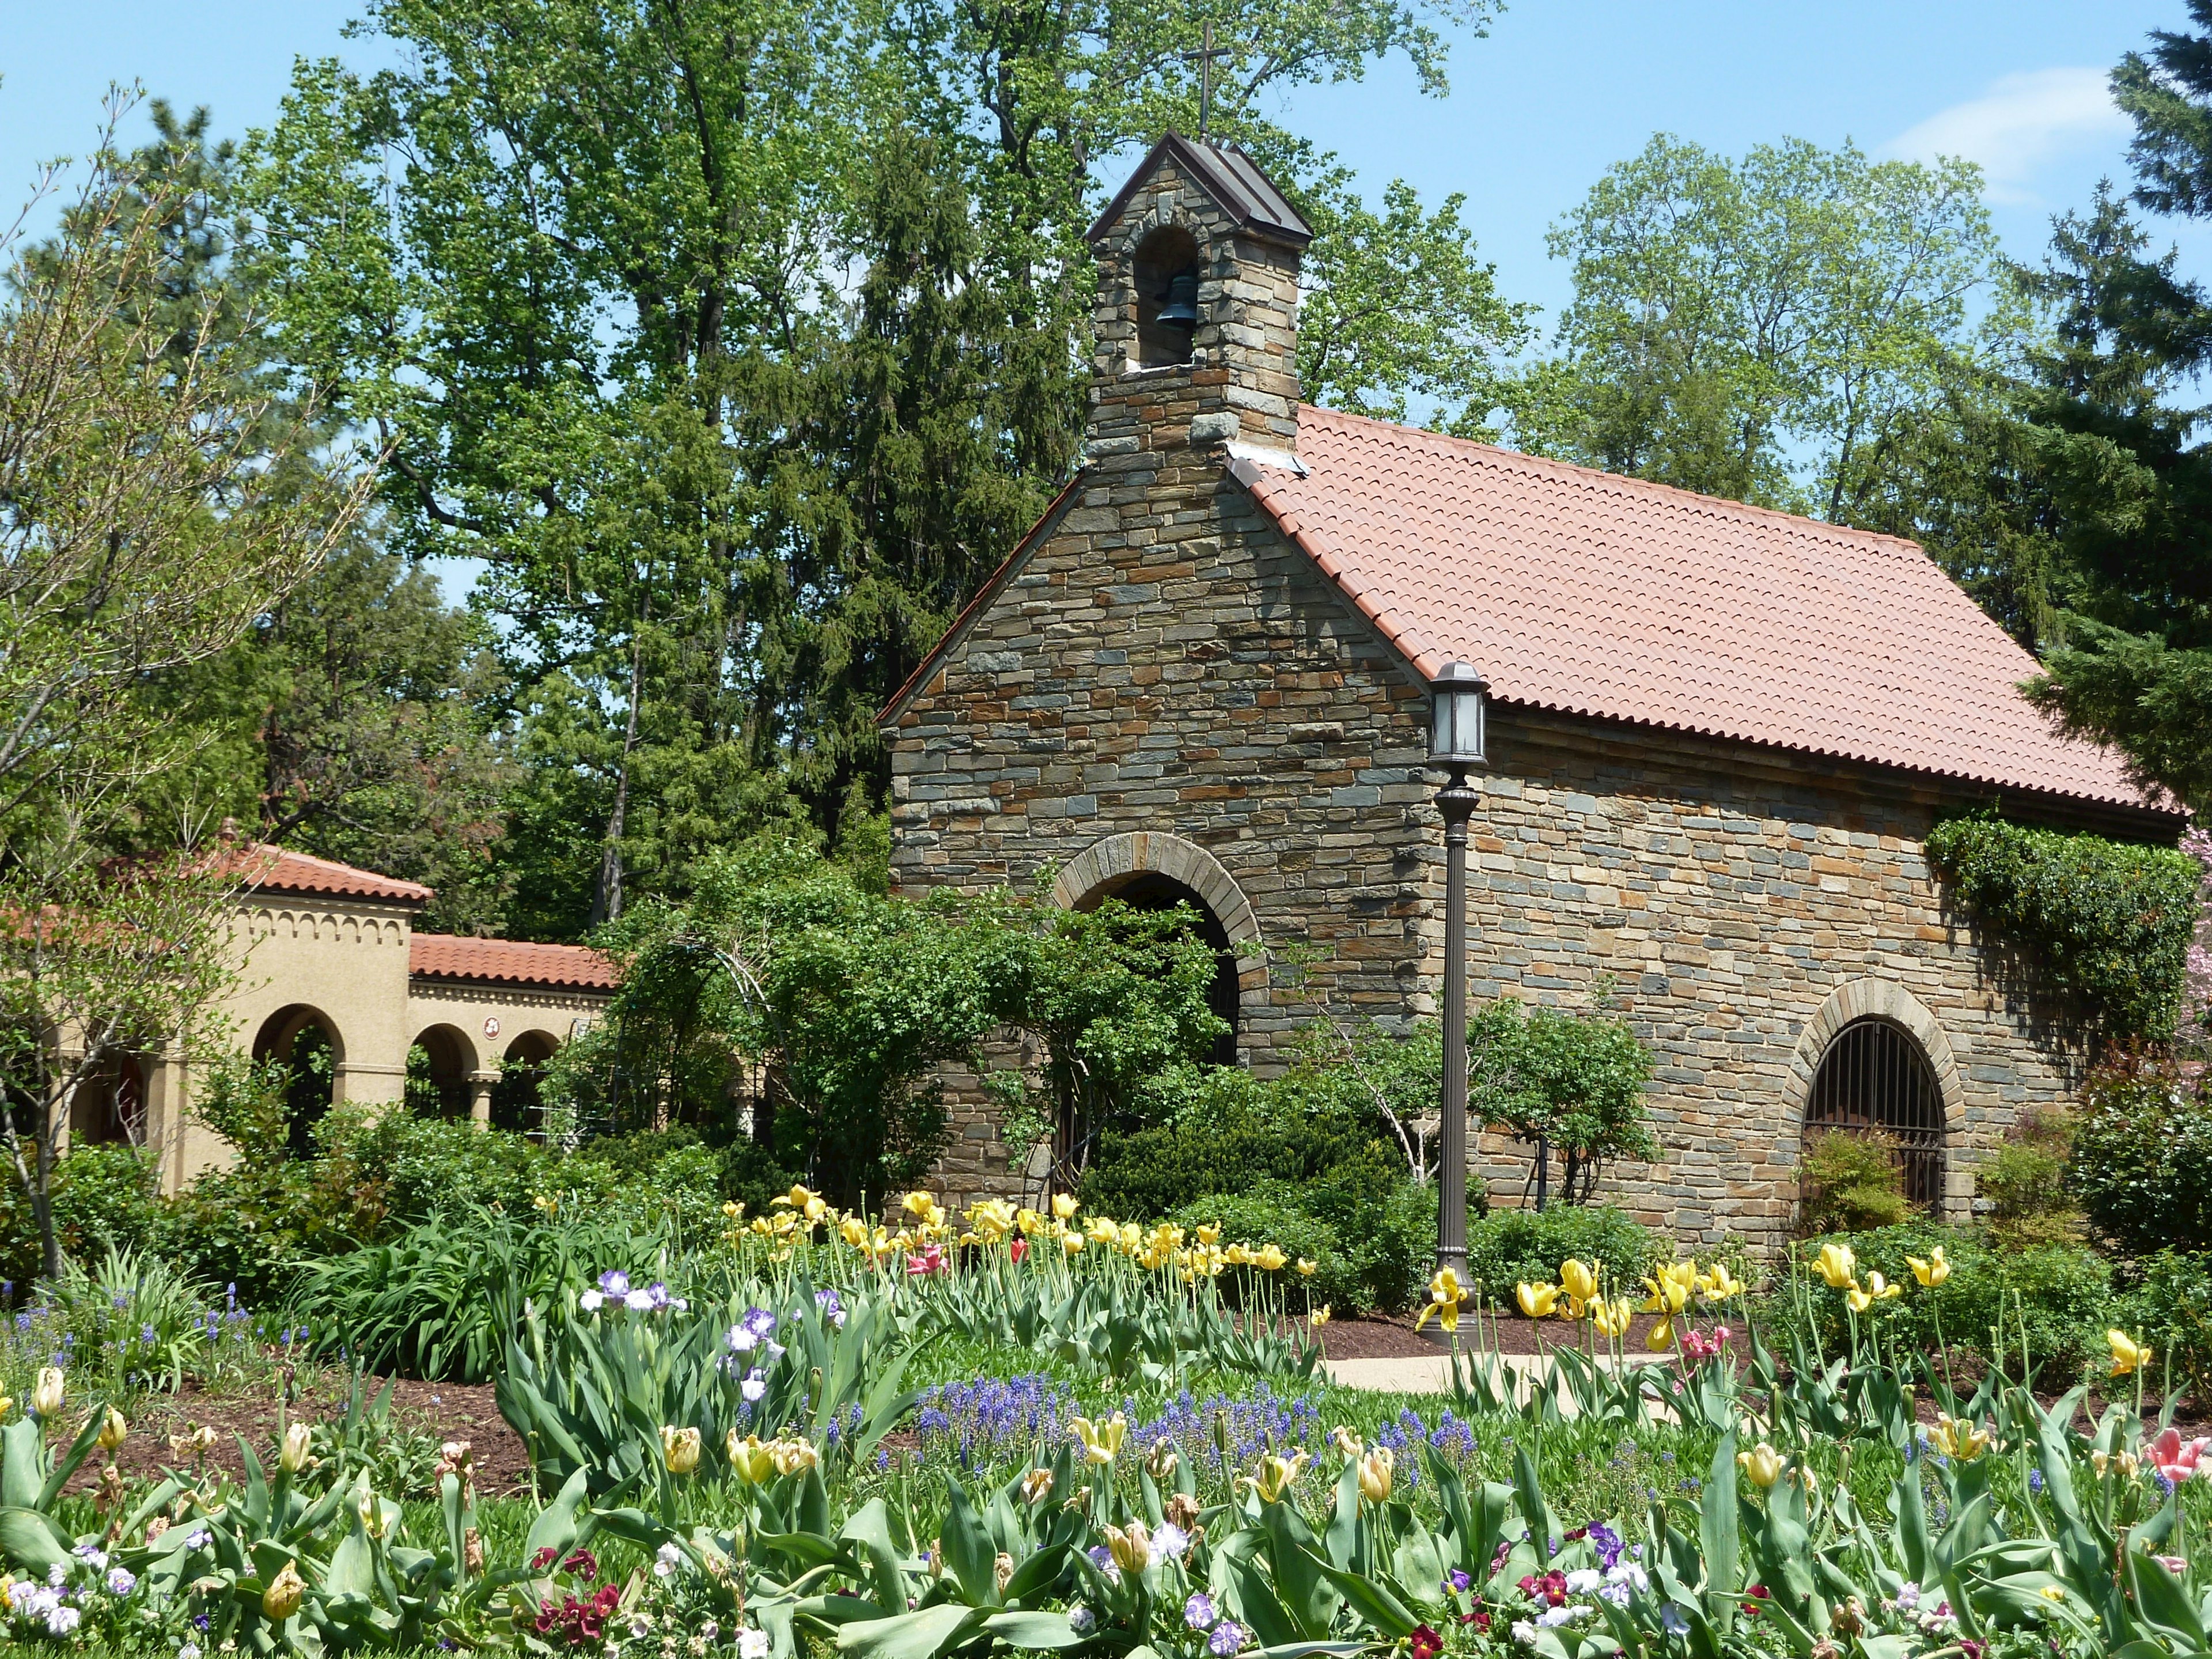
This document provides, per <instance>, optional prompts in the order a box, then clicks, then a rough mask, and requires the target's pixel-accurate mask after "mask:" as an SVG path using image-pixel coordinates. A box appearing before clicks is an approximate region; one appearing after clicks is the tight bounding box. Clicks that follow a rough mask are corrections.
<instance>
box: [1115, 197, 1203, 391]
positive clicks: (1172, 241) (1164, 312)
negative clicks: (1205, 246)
mask: <svg viewBox="0 0 2212 1659" xmlns="http://www.w3.org/2000/svg"><path fill="white" fill-rule="evenodd" d="M1131 275H1132V276H1133V277H1134V279H1135V281H1136V287H1137V362H1138V364H1139V367H1141V368H1168V367H1170V366H1171V365H1174V364H1176V363H1187V362H1190V360H1191V351H1192V348H1191V340H1192V337H1193V336H1194V333H1195V332H1196V331H1197V328H1198V321H1199V313H1198V283H1199V268H1198V240H1197V239H1196V238H1195V237H1194V236H1193V235H1192V234H1190V233H1189V232H1188V230H1185V229H1184V228H1182V226H1181V225H1163V226H1162V227H1161V228H1159V229H1158V230H1156V231H1154V232H1153V233H1152V234H1151V235H1149V236H1147V237H1146V238H1145V240H1143V241H1141V242H1139V244H1138V245H1137V253H1136V258H1134V259H1133V261H1132V262H1131Z"/></svg>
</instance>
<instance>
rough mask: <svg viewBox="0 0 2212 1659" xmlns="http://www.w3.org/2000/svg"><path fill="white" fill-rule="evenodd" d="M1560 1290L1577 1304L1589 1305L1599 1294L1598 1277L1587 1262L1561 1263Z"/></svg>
mask: <svg viewBox="0 0 2212 1659" xmlns="http://www.w3.org/2000/svg"><path fill="white" fill-rule="evenodd" d="M1559 1288H1560V1289H1562V1290H1564V1291H1566V1293H1567V1294H1568V1295H1569V1296H1571V1297H1574V1299H1575V1300H1576V1301H1577V1302H1582V1303H1588V1302H1589V1299H1590V1298H1591V1297H1594V1296H1595V1295H1596V1294H1597V1275H1596V1274H1595V1273H1593V1272H1591V1271H1590V1267H1589V1263H1588V1262H1586V1261H1571V1260H1570V1261H1562V1262H1561V1263H1559Z"/></svg>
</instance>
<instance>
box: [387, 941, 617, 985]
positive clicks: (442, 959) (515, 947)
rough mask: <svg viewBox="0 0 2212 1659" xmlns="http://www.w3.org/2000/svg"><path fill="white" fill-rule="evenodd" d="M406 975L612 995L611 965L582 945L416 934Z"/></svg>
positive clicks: (613, 980)
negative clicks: (531, 943) (600, 992)
mask: <svg viewBox="0 0 2212 1659" xmlns="http://www.w3.org/2000/svg"><path fill="white" fill-rule="evenodd" d="M407 971H408V972H409V973H410V974H411V975H418V976H420V977H422V978H425V979H474V980H490V981H496V982H499V983H502V984H511V985H562V986H574V987H581V988H583V989H586V990H595V991H611V990H612V989H613V988H614V986H615V965H614V963H611V962H610V961H608V960H607V958H606V957H604V956H602V955H600V954H599V952H598V951H594V950H592V949H590V948H589V947H588V946H586V945H530V944H526V943H524V942H523V941H521V940H520V939H470V938H467V937H465V936H463V935H461V934H458V933H416V934H415V935H414V936H413V937H412V938H411V939H409V941H408V954H407Z"/></svg>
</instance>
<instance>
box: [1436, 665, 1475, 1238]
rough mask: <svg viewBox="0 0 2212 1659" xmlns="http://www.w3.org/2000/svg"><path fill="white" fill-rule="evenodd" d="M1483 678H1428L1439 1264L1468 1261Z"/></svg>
mask: <svg viewBox="0 0 2212 1659" xmlns="http://www.w3.org/2000/svg"><path fill="white" fill-rule="evenodd" d="M1489 690H1490V686H1489V684H1488V682H1486V680H1484V678H1482V676H1481V675H1480V674H1478V673H1476V672H1475V671H1474V669H1472V668H1470V667H1469V666H1468V665H1467V664H1465V663H1463V662H1448V663H1446V664H1445V665H1443V668H1442V669H1441V670H1439V671H1437V677H1436V678H1435V679H1433V680H1431V681H1430V682H1429V696H1430V699H1431V708H1430V719H1429V764H1430V765H1431V766H1433V767H1437V768H1439V769H1443V770H1446V771H1449V773H1450V774H1451V781H1450V782H1449V783H1447V784H1446V785H1445V786H1444V787H1443V788H1442V789H1439V790H1438V791H1437V811H1440V812H1442V813H1443V815H1444V1097H1443V1126H1442V1129H1441V1133H1439V1134H1438V1137H1437V1143H1438V1144H1437V1159H1438V1161H1439V1163H1440V1164H1441V1165H1442V1168H1441V1170H1439V1172H1438V1176H1437V1267H1439V1268H1443V1267H1450V1268H1453V1269H1455V1270H1457V1271H1461V1272H1462V1273H1463V1272H1464V1270H1465V1268H1466V1267H1467V821H1468V818H1470V817H1473V816H1474V807H1475V803H1476V802H1477V801H1479V800H1480V799H1481V797H1480V795H1479V794H1477V793H1475V791H1474V789H1473V788H1471V787H1468V781H1467V774H1468V768H1470V767H1474V766H1480V765H1481V764H1482V763H1483V761H1484V758H1485V757H1484V754H1483V747H1482V741H1483V731H1482V728H1483V714H1484V703H1485V702H1486V697H1487V695H1488V693H1489Z"/></svg>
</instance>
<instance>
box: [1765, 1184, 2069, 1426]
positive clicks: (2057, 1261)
mask: <svg viewBox="0 0 2212 1659" xmlns="http://www.w3.org/2000/svg"><path fill="white" fill-rule="evenodd" d="M1835 1237H1839V1238H1841V1239H1842V1240H1843V1242H1844V1243H1848V1244H1850V1247H1851V1249H1852V1250H1853V1252H1854V1253H1855V1254H1856V1255H1857V1257H1858V1263H1859V1272H1860V1276H1861V1277H1862V1278H1864V1276H1865V1274H1866V1272H1867V1270H1868V1269H1869V1268H1871V1269H1873V1270H1874V1271H1875V1272H1877V1273H1881V1275H1882V1277H1883V1278H1884V1279H1887V1280H1888V1281H1889V1283H1891V1284H1893V1285H1904V1286H1905V1295H1904V1296H1902V1297H1899V1298H1898V1299H1896V1300H1895V1301H1892V1302H1884V1303H1882V1304H1880V1306H1879V1308H1878V1309H1877V1310H1875V1311H1874V1312H1873V1313H1871V1314H1869V1316H1866V1318H1867V1319H1868V1320H1869V1322H1879V1324H1880V1327H1881V1329H1882V1330H1884V1331H1885V1332H1887V1333H1888V1335H1886V1336H1885V1337H1884V1340H1885V1341H1887V1340H1889V1337H1890V1336H1893V1337H1894V1339H1895V1340H1896V1342H1897V1345H1898V1348H1899V1352H1911V1351H1913V1350H1916V1349H1917V1350H1918V1351H1920V1352H1929V1353H1933V1352H1936V1347H1937V1342H1936V1327H1937V1325H1938V1323H1939V1322H1940V1323H1941V1325H1942V1335H1943V1337H1944V1339H1945V1340H1948V1341H1949V1342H1952V1343H1955V1344H1962V1345H1964V1346H1967V1347H1971V1348H1972V1349H1973V1350H1975V1351H1976V1352H1979V1353H1981V1354H1984V1355H1985V1356H1986V1355H1990V1354H1993V1353H1996V1352H1999V1350H2000V1349H2002V1352H2004V1353H2005V1354H2007V1355H2008V1356H2009V1358H2008V1362H2007V1363H2008V1365H2009V1367H2010V1369H2011V1371H2012V1374H2013V1375H2015V1376H2017V1375H2019V1374H2020V1358H2021V1341H2022V1340H2023V1333H2024V1335H2025V1340H2026V1342H2027V1352H2028V1358H2029V1360H2030V1361H2031V1362H2032V1363H2033V1364H2034V1365H2036V1366H2037V1367H2038V1368H2039V1370H2040V1373H2041V1377H2042V1381H2043V1383H2044V1384H2045V1386H2051V1385H2056V1386H2057V1387H2060V1388H2064V1387H2066V1386H2068V1385H2069V1384H2070V1383H2071V1382H2072V1381H2073V1380H2074V1378H2075V1377H2076V1376H2079V1375H2080V1373H2081V1368H2082V1366H2083V1365H2084V1364H2086V1363H2087V1362H2088V1361H2089V1360H2090V1359H2092V1358H2094V1357H2095V1356H2097V1355H2099V1354H2101V1353H2103V1352H2105V1340H2104V1333H2105V1329H2106V1326H2107V1325H2108V1324H2109V1323H2110V1322H2111V1321H2112V1315H2113V1301H2112V1268H2111V1267H2109V1266H2108V1265H2107V1264H2106V1262H2105V1261H2104V1260H2103V1259H2102V1258H2101V1257H2100V1256H2099V1255H2096V1253H2095V1252H2093V1251H2092V1250H2089V1249H2084V1248H2083V1247H2082V1246H2081V1245H2079V1244H2045V1245H2039V1246H2034V1247H2030V1248H2021V1249H2015V1248H2010V1247H2003V1248H1999V1247H1996V1246H1993V1245H1992V1244H1991V1243H1990V1242H1989V1241H1988V1240H1985V1239H1984V1238H1982V1237H1978V1235H1976V1234H1974V1233H1972V1232H1969V1231H1965V1230H1963V1229H1960V1228H1955V1227H1946V1226H1942V1225H1938V1224H1936V1223H1935V1222H1929V1221H1909V1222H1905V1223H1904V1224H1902V1225H1898V1226H1894V1227H1883V1228H1880V1229H1877V1230H1875V1231H1868V1232H1858V1233H1850V1234H1841V1235H1835ZM1827 1242H1828V1241H1827V1239H1826V1238H1814V1239H1808V1240H1807V1241H1806V1242H1805V1243H1803V1244H1802V1246H1800V1247H1799V1249H1800V1253H1801V1255H1803V1256H1805V1257H1806V1259H1808V1260H1810V1258H1811V1257H1812V1256H1813V1255H1814V1254H1816V1253H1817V1252H1818V1251H1819V1249H1820V1246H1821V1245H1822V1244H1824V1243H1827ZM1939 1244H1940V1245H1941V1246H1942V1248H1943V1255H1944V1257H1945V1259H1946V1260H1947V1261H1949V1262H1950V1264H1951V1276H1950V1278H1949V1279H1948V1280H1946V1281H1945V1282H1944V1283H1943V1284H1942V1285H1937V1286H1935V1287H1933V1288H1930V1289H1923V1288H1921V1287H1920V1286H1919V1285H1917V1283H1916V1282H1915V1280H1914V1278H1913V1273H1912V1265H1911V1261H1910V1260H1909V1259H1908V1258H1910V1257H1913V1256H1918V1257H1919V1258H1920V1259H1921V1260H1922V1261H1928V1260H1929V1259H1930V1252H1931V1251H1932V1250H1933V1249H1935V1247H1936V1246H1937V1245H1939ZM1811 1283H1812V1285H1813V1289H1812V1291H1811V1297H1812V1304H1811V1305H1812V1306H1813V1307H1814V1310H1816V1313H1817V1316H1818V1317H1819V1319H1820V1323H1821V1332H1822V1338H1823V1340H1824V1341H1825V1342H1826V1344H1827V1345H1828V1347H1829V1350H1830V1351H1831V1352H1833V1351H1834V1348H1835V1347H1836V1346H1837V1345H1838V1343H1839V1342H1841V1341H1842V1340H1844V1334H1845V1320H1844V1304H1843V1299H1842V1297H1840V1296H1838V1294H1837V1293H1836V1292H1834V1291H1830V1290H1828V1289H1827V1288H1826V1286H1825V1285H1821V1284H1820V1281H1819V1280H1818V1279H1814V1280H1812V1281H1811Z"/></svg>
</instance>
